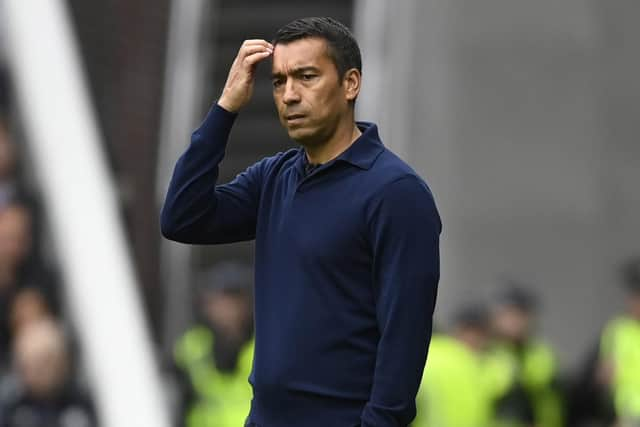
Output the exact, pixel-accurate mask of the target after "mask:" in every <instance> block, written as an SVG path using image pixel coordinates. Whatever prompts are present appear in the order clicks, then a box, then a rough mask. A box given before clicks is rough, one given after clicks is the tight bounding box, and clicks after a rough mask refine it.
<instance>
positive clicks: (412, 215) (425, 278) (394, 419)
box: [362, 175, 442, 427]
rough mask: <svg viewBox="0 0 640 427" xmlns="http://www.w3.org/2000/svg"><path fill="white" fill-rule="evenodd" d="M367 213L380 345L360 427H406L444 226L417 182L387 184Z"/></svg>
mask: <svg viewBox="0 0 640 427" xmlns="http://www.w3.org/2000/svg"><path fill="white" fill-rule="evenodd" d="M368 212H369V213H368V216H369V218H368V221H369V229H370V235H371V244H372V247H373V252H374V262H373V272H374V294H375V296H376V315H377V322H378V328H379V332H380V341H379V344H378V350H377V358H376V366H375V373H374V379H373V387H372V391H371V397H370V399H369V402H368V403H367V405H366V406H365V409H364V411H363V413H362V427H387V426H388V427H392V426H393V427H405V426H407V425H408V424H409V423H410V422H411V420H412V419H413V418H414V417H415V414H416V408H415V397H416V394H417V391H418V387H419V385H420V380H421V378H422V372H423V369H424V365H425V360H426V357H427V350H428V347H429V341H430V339H431V331H432V316H433V310H434V307H435V300H436V294H437V286H438V280H439V235H440V231H441V228H442V226H441V223H440V218H439V215H438V212H437V210H436V207H435V204H434V201H433V197H432V195H431V193H430V191H429V189H428V188H427V186H426V185H425V184H424V183H423V182H422V181H420V180H419V179H418V178H417V177H415V176H411V175H408V176H404V177H402V178H399V179H397V180H395V181H393V182H391V183H389V184H387V185H386V186H385V187H384V188H383V189H382V190H381V192H380V193H379V195H378V197H377V198H376V199H375V200H374V201H373V202H372V203H371V207H370V208H369V209H368Z"/></svg>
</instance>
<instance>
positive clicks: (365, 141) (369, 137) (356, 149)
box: [336, 122, 384, 170]
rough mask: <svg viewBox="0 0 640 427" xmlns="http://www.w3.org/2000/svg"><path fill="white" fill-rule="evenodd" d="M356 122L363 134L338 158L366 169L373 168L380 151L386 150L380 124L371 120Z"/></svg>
mask: <svg viewBox="0 0 640 427" xmlns="http://www.w3.org/2000/svg"><path fill="white" fill-rule="evenodd" d="M356 124H357V125H358V129H360V132H362V135H360V137H358V139H356V140H355V141H354V142H353V144H351V146H350V147H349V148H347V149H346V150H345V151H344V152H343V153H342V154H340V155H339V156H338V157H337V159H336V160H342V161H344V162H347V163H350V164H352V165H354V166H357V167H359V168H361V169H365V170H366V169H369V168H371V166H372V165H373V163H374V162H375V161H376V159H377V158H378V156H379V155H380V153H382V151H384V145H382V141H380V136H379V135H378V126H376V125H375V124H374V123H369V122H357V123H356Z"/></svg>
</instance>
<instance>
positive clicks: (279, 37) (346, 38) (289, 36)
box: [273, 17, 362, 77]
mask: <svg viewBox="0 0 640 427" xmlns="http://www.w3.org/2000/svg"><path fill="white" fill-rule="evenodd" d="M308 37H318V38H322V39H324V40H326V42H327V47H328V51H329V52H328V53H329V57H330V58H331V60H332V61H333V63H334V64H335V66H336V68H337V69H338V74H339V75H340V76H341V77H342V76H344V74H345V73H346V72H347V71H348V70H350V69H352V68H356V69H357V70H358V71H359V72H360V73H362V58H361V56H360V47H359V46H358V42H357V41H356V39H355V37H353V34H352V33H351V30H349V28H347V26H345V25H344V24H342V23H341V22H338V21H336V20H335V19H333V18H329V17H310V18H300V19H296V20H295V21H292V22H290V23H288V24H287V25H285V26H284V27H282V28H280V29H279V30H278V32H277V33H276V37H275V39H274V40H273V45H274V46H275V45H276V44H278V43H283V44H286V43H290V42H293V41H296V40H300V39H304V38H308Z"/></svg>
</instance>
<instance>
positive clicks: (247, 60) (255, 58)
mask: <svg viewBox="0 0 640 427" xmlns="http://www.w3.org/2000/svg"><path fill="white" fill-rule="evenodd" d="M271 53H272V52H271V51H259V52H256V53H253V54H251V55H248V56H245V57H244V59H243V60H242V62H243V64H244V65H245V66H246V67H250V68H251V67H253V66H254V65H256V64H257V63H258V62H260V61H263V60H265V59H266V58H268V57H269V56H271Z"/></svg>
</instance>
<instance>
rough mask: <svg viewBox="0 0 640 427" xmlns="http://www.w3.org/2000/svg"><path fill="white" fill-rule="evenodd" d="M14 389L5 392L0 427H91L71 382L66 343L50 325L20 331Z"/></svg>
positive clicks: (91, 417) (92, 420)
mask: <svg viewBox="0 0 640 427" xmlns="http://www.w3.org/2000/svg"><path fill="white" fill-rule="evenodd" d="M13 350H14V366H15V368H14V369H15V377H16V378H15V379H16V381H15V383H14V384H15V386H14V388H13V389H12V390H10V391H9V392H7V391H5V397H4V399H3V400H4V401H3V402H2V410H0V414H1V415H0V416H1V417H2V418H1V419H0V427H94V426H96V425H97V420H96V415H95V412H94V408H93V404H92V402H91V400H90V398H89V397H88V396H87V394H85V393H83V392H82V391H80V389H79V387H78V386H77V384H76V382H75V381H74V374H75V373H74V372H73V369H72V366H73V364H72V360H71V355H70V352H69V346H68V342H67V338H66V337H65V334H64V332H63V330H62V328H61V327H60V326H59V325H58V324H57V323H56V322H54V321H53V320H39V321H35V322H32V323H29V324H27V325H25V326H24V327H23V328H21V329H20V330H19V333H18V336H17V337H16V338H15V340H14V343H13Z"/></svg>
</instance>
